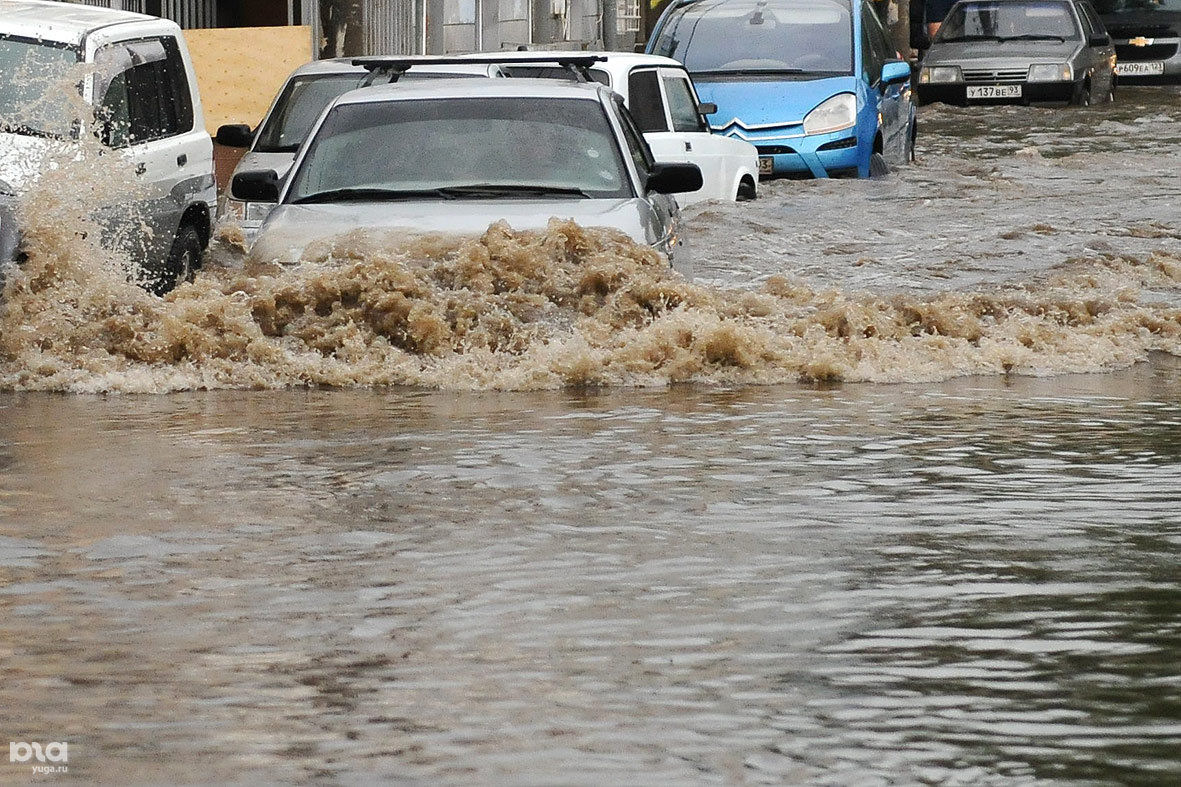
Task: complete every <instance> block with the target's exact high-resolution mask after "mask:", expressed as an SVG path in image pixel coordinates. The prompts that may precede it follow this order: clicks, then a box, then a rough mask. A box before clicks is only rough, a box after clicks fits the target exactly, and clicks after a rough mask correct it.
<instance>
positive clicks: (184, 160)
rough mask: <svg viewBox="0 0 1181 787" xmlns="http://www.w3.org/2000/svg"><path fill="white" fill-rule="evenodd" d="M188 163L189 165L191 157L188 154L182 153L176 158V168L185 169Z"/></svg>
mask: <svg viewBox="0 0 1181 787" xmlns="http://www.w3.org/2000/svg"><path fill="white" fill-rule="evenodd" d="M188 163H189V157H188V155H187V154H185V153H181V154H180V155H179V156H177V157H176V166H178V167H183V166H184V165H185V164H188Z"/></svg>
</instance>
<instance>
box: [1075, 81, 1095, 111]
mask: <svg viewBox="0 0 1181 787" xmlns="http://www.w3.org/2000/svg"><path fill="white" fill-rule="evenodd" d="M1070 103H1071V104H1073V105H1075V106H1076V107H1089V106H1091V85H1090V83H1089V82H1081V83H1079V84H1078V85H1077V86H1076V87H1075V89H1074V95H1072V96H1071V97H1070Z"/></svg>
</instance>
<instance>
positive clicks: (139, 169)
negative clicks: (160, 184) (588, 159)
mask: <svg viewBox="0 0 1181 787" xmlns="http://www.w3.org/2000/svg"><path fill="white" fill-rule="evenodd" d="M147 171H148V165H147V164H145V163H143V162H142V161H141V162H139V163H138V164H136V165H135V174H136V175H142V174H144V173H145V172H147Z"/></svg>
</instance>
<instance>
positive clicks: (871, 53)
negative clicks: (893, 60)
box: [861, 4, 886, 85]
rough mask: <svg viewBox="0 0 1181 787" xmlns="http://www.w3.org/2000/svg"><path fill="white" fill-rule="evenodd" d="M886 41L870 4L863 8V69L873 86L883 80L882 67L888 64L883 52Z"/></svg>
mask: <svg viewBox="0 0 1181 787" xmlns="http://www.w3.org/2000/svg"><path fill="white" fill-rule="evenodd" d="M875 34H876V35H875ZM884 39H885V34H884V33H883V32H882V25H881V23H880V22H878V16H877V14H875V13H874V12H873V10H872V9H871V8H870V7H869V5H868V4H867V5H863V6H861V67H862V68H864V69H865V78H866V79H867V80H868V81H869V84H871V85H875V84H877V82H878V80H880V79H881V78H882V66H883V65H884V64H885V62H886V57H885V55H884V54H883V52H882V49H883V46H882V41H883V40H884Z"/></svg>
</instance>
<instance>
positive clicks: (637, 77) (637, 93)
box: [627, 68, 668, 132]
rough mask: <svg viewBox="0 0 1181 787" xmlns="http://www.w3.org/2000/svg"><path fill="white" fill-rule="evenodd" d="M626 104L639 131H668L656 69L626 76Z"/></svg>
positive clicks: (633, 72) (634, 72)
mask: <svg viewBox="0 0 1181 787" xmlns="http://www.w3.org/2000/svg"><path fill="white" fill-rule="evenodd" d="M627 103H628V108H629V109H630V110H631V113H632V117H633V118H635V119H636V124H637V125H638V126H639V127H640V131H643V132H648V131H668V120H666V119H665V117H664V98H663V97H662V96H661V95H660V81H659V78H658V77H657V75H656V69H654V68H649V69H645V70H643V71H632V72H631V73H630V74H628V75H627Z"/></svg>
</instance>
